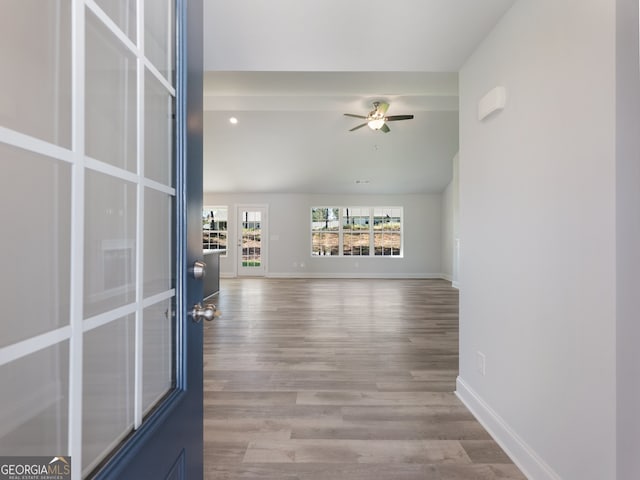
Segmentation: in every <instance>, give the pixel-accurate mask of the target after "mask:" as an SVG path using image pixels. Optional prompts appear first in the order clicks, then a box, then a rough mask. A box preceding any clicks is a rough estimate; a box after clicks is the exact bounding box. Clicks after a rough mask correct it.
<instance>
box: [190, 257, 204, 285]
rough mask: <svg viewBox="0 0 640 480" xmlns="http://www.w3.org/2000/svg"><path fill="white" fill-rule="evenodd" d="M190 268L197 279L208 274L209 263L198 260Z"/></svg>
mask: <svg viewBox="0 0 640 480" xmlns="http://www.w3.org/2000/svg"><path fill="white" fill-rule="evenodd" d="M189 270H190V271H191V274H192V275H193V278H195V279H196V280H200V279H201V278H204V276H205V275H206V274H207V264H206V263H204V262H201V261H200V260H197V261H196V262H194V263H193V267H191V268H190V269H189Z"/></svg>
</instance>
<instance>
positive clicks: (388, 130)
mask: <svg viewBox="0 0 640 480" xmlns="http://www.w3.org/2000/svg"><path fill="white" fill-rule="evenodd" d="M380 131H382V132H384V133H389V132H390V131H391V129H390V128H389V127H388V126H387V124H386V123H385V124H384V125H382V126H381V127H380Z"/></svg>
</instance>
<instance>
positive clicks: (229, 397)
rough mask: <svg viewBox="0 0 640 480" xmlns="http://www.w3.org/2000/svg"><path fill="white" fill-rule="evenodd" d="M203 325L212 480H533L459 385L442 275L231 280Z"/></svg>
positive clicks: (450, 293)
mask: <svg viewBox="0 0 640 480" xmlns="http://www.w3.org/2000/svg"><path fill="white" fill-rule="evenodd" d="M218 297H219V298H215V297H214V300H215V301H217V303H218V307H219V308H220V310H222V312H223V314H222V317H220V318H218V319H217V320H216V321H215V322H213V323H210V324H207V325H206V326H205V355H204V379H205V380H204V382H205V392H204V405H205V407H204V408H205V418H204V422H205V423H204V428H205V452H204V453H205V478H206V479H243V480H248V479H256V480H257V479H261V480H264V479H272V480H365V479H366V480H395V479H397V480H414V479H415V480H418V479H420V480H432V479H433V480H457V479H478V480H492V479H520V480H521V479H524V478H525V477H524V476H523V475H522V474H521V473H520V471H519V470H518V469H517V468H516V467H515V465H513V463H512V462H511V461H510V460H509V458H508V457H507V456H506V455H505V453H504V452H503V451H502V450H501V449H500V447H499V446H498V445H497V444H496V443H495V442H494V441H493V440H492V439H491V437H490V436H489V435H488V434H487V432H486V431H485V430H484V429H483V428H482V426H481V425H480V424H479V423H478V422H477V421H476V420H475V419H474V418H473V416H472V415H471V414H470V413H469V411H468V410H467V409H466V408H465V407H464V406H463V405H462V403H461V402H460V401H459V400H458V399H457V398H456V396H455V395H454V394H453V393H452V392H453V391H454V390H455V379H456V375H457V372H458V294H457V291H456V290H454V289H452V288H451V287H450V286H449V283H448V282H445V281H443V280H325V279H322V280H316V279H314V280H298V279H296V280H292V279H287V280H281V279H233V280H232V279H226V280H222V284H221V293H220V294H219V296H218Z"/></svg>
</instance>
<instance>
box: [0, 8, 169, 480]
mask: <svg viewBox="0 0 640 480" xmlns="http://www.w3.org/2000/svg"><path fill="white" fill-rule="evenodd" d="M150 3H154V2H144V1H143V0H131V1H126V0H122V1H118V0H112V1H110V0H95V1H94V0H85V1H83V0H59V1H56V0H51V1H48V2H41V0H10V1H7V2H3V3H2V4H1V5H0V25H2V26H3V27H4V26H11V25H9V24H11V23H12V22H14V23H15V20H16V18H22V19H24V20H25V21H24V22H17V23H21V24H22V25H26V24H29V26H30V28H29V29H27V32H28V38H27V37H25V38H23V39H22V40H18V42H16V39H21V38H22V37H20V36H19V35H14V34H11V33H10V32H12V31H14V30H16V28H17V27H16V25H13V27H14V28H13V29H11V28H6V29H5V28H2V29H0V30H1V31H2V33H0V38H4V36H5V35H9V36H10V37H11V39H12V40H11V42H10V44H12V45H14V47H15V48H13V49H11V54H12V55H11V57H10V58H4V57H3V60H6V61H5V62H4V64H5V65H11V66H12V67H11V71H12V73H14V72H15V74H16V75H15V77H11V78H7V76H5V77H3V79H0V85H2V87H3V88H4V89H5V91H12V92H14V93H15V95H14V96H13V97H14V98H3V99H2V100H0V159H1V161H2V165H3V169H5V168H9V165H10V162H11V161H13V162H14V163H15V162H16V159H20V158H22V157H23V156H24V158H26V159H27V160H24V161H22V160H21V163H22V165H21V167H23V168H24V169H27V170H28V173H29V174H30V175H31V177H29V182H31V183H30V184H29V185H30V187H31V186H33V187H32V188H28V193H29V198H28V199H27V201H25V202H23V201H22V200H23V198H22V196H21V197H20V198H19V199H16V196H15V195H13V196H12V198H11V199H10V201H8V202H3V203H4V204H5V205H4V207H10V206H11V205H13V207H14V209H13V212H11V211H9V213H7V211H5V210H0V213H1V214H2V217H1V218H2V220H3V221H4V217H5V216H7V215H9V214H10V215H11V218H9V219H8V220H7V222H6V223H5V225H11V226H14V225H16V226H17V227H19V228H18V230H22V234H21V236H20V237H19V238H11V239H9V237H8V236H5V240H3V243H4V246H5V247H6V246H7V243H6V242H8V241H9V240H10V241H11V242H12V244H16V243H22V245H21V246H22V247H23V248H25V249H28V250H29V251H30V254H29V255H27V256H24V255H21V254H16V253H15V252H16V250H15V249H14V248H11V249H7V248H4V249H3V250H4V251H5V252H8V251H11V252H13V253H12V255H11V256H12V258H11V259H9V258H8V256H5V257H3V258H2V261H3V262H5V263H6V262H7V261H10V260H12V259H13V258H16V259H20V260H21V262H22V263H21V266H22V268H19V269H18V268H16V269H14V268H13V267H11V269H10V270H5V271H14V272H18V278H17V279H16V281H15V284H16V286H17V288H18V289H19V287H22V290H24V291H25V292H26V291H27V290H29V291H31V292H32V289H37V291H38V292H39V293H41V298H42V300H43V301H44V302H45V303H46V304H47V305H46V306H45V307H43V311H44V312H45V313H46V314H49V317H51V318H49V317H47V315H39V316H38V317H37V318H30V319H29V321H28V322H27V321H25V322H14V321H13V320H11V322H8V320H9V319H8V317H6V318H7V322H3V323H2V326H0V328H5V327H7V323H10V325H9V327H10V329H9V333H8V335H4V332H3V335H2V336H1V337H0V338H1V339H2V340H0V342H1V343H0V379H2V380H3V384H4V385H13V384H15V382H16V381H22V380H24V381H27V380H28V379H31V380H29V381H30V383H31V384H34V383H38V380H39V378H40V377H38V378H35V377H34V375H35V376H37V375H43V374H44V373H47V374H48V377H47V379H48V380H47V381H46V382H40V383H41V385H42V388H47V389H48V390H47V392H37V397H34V398H35V400H33V401H25V399H24V398H22V399H21V402H22V403H21V405H18V403H20V402H18V401H17V400H15V399H13V400H12V398H11V397H10V395H5V394H3V396H2V398H1V399H0V407H1V408H0V415H2V414H4V415H10V416H11V417H12V422H13V423H12V422H2V425H3V426H2V427H0V446H2V451H3V452H8V451H9V450H7V449H5V448H4V446H5V445H8V444H10V445H14V446H15V447H16V449H17V450H19V451H17V452H16V454H22V455H24V454H27V455H49V454H51V453H52V450H53V451H55V453H54V455H60V454H62V455H71V456H72V462H73V464H72V466H73V472H74V473H73V480H79V479H80V478H82V477H83V476H84V475H85V474H87V473H88V472H89V471H90V470H91V468H93V465H95V464H96V462H98V461H100V459H101V458H103V457H104V456H105V455H108V454H109V451H110V450H111V448H112V447H113V446H115V445H116V444H117V443H118V442H119V441H120V440H121V439H122V437H123V435H127V434H128V432H130V431H131V429H132V428H136V427H137V426H139V424H140V421H139V419H141V418H142V413H143V412H142V410H143V409H144V412H149V411H150V410H152V409H153V406H154V403H155V402H156V401H157V400H158V399H160V398H162V397H163V396H164V395H165V394H166V392H167V391H168V390H169V389H171V388H173V387H174V385H175V383H176V379H175V366H174V357H173V353H174V345H173V343H172V342H173V341H174V340H173V338H174V336H173V335H174V332H173V330H174V328H173V322H174V321H175V315H174V314H173V313H172V303H173V298H174V296H175V290H174V289H173V288H171V283H170V282H167V278H170V276H171V275H170V274H169V275H167V271H168V265H170V264H171V261H170V259H169V260H167V259H166V258H165V259H164V260H163V265H162V267H161V268H159V269H158V270H157V271H155V272H154V271H153V269H151V272H150V273H151V276H152V277H155V279H156V280H157V279H161V285H159V284H156V285H155V287H154V288H151V289H149V290H144V287H145V278H146V268H149V267H148V266H147V264H145V263H144V262H143V261H142V259H144V254H143V250H144V249H146V248H148V244H147V243H146V242H145V243H143V242H144V239H145V238H147V237H149V238H153V237H154V236H157V235H163V234H164V233H166V231H167V229H168V225H166V224H165V225H162V226H161V228H160V229H161V230H162V232H160V233H159V232H158V231H157V230H158V229H159V225H160V224H161V222H160V221H155V222H154V221H151V222H149V221H145V219H146V212H145V208H143V207H144V206H145V204H147V205H150V204H151V207H150V211H151V212H153V213H152V215H160V216H163V217H164V216H166V217H167V218H169V217H170V216H171V215H170V212H171V208H172V205H173V202H174V198H175V189H174V188H173V187H172V182H173V178H172V177H171V167H172V163H171V157H172V151H173V145H174V144H173V142H172V141H171V138H172V136H173V130H172V127H171V122H172V121H173V120H172V118H171V113H172V103H173V99H174V97H175V90H174V88H173V87H172V85H171V83H170V82H171V81H170V80H169V79H170V77H171V75H172V68H173V62H172V61H171V62H167V63H165V64H164V70H163V72H164V73H161V71H160V69H159V68H157V67H156V63H154V62H152V61H151V60H150V59H149V58H147V57H145V56H144V54H143V51H144V43H145V42H144V39H145V38H146V36H145V35H144V26H143V23H144V10H145V4H146V5H149V4H150ZM169 3H170V5H173V4H174V3H173V1H171V2H169ZM134 4H135V5H136V6H137V7H139V8H138V11H136V8H135V7H134ZM152 8H155V7H152ZM34 9H35V10H34ZM167 18H170V21H173V15H168V17H167ZM46 22H48V23H47V24H46V25H45V23H46ZM34 23H35V24H37V25H34ZM5 24H6V25H5ZM41 24H42V25H41ZM132 25H133V26H134V27H132ZM92 29H93V30H92ZM167 31H171V32H173V30H172V28H168V29H167ZM96 32H98V33H99V34H98V35H97V36H96V35H95V34H96ZM14 33H16V32H14ZM18 33H19V32H18ZM22 33H25V32H22ZM96 37H97V38H96ZM72 39H73V41H72ZM96 40H100V41H99V42H97V41H96ZM100 42H102V45H100ZM4 43H5V44H7V43H6V42H4ZM19 43H24V44H25V45H24V47H23V48H21V45H19ZM45 47H46V48H45ZM100 47H104V48H102V49H101V48H100ZM4 51H5V50H3V52H4ZM7 51H8V50H7ZM114 52H117V56H115V55H114ZM168 52H170V53H168V55H172V54H173V53H172V52H173V47H170V48H169V49H168ZM85 54H86V55H85ZM3 55H4V53H3ZM89 55H97V56H99V57H103V58H104V57H108V56H109V55H112V58H115V60H114V62H113V63H111V64H109V65H110V66H109V68H110V69H111V72H110V74H109V75H106V76H107V77H109V78H108V80H110V82H105V83H104V84H102V85H94V83H93V82H94V81H98V82H100V81H105V80H107V79H105V78H102V79H97V77H98V75H96V73H97V70H96V69H99V68H101V65H96V64H93V63H92V59H91V60H90V59H88V56H89ZM34 58H37V59H38V60H39V61H38V62H34ZM11 62H13V63H11ZM100 62H102V60H100ZM85 64H86V67H87V71H85ZM114 65H115V66H117V67H122V68H120V69H119V70H118V69H114V68H113V66H114ZM105 66H108V65H107V63H106V61H105V63H104V64H102V68H105ZM123 66H124V67H123ZM26 67H28V68H37V69H39V70H38V71H37V72H32V71H31V70H28V69H25V68H26ZM91 69H94V71H93V73H90V72H89V71H90V70H91ZM96 79H97V80H96ZM150 79H154V80H155V82H151V81H150ZM30 80H33V82H32V83H33V85H31V84H30V83H29V81H30ZM20 82H22V83H20ZM150 83H155V85H154V95H153V97H158V98H159V97H162V102H163V106H164V107H163V108H164V111H165V113H164V116H163V118H162V120H161V123H162V125H163V129H157V128H154V127H153V122H154V121H155V118H154V117H153V116H152V115H148V114H145V110H144V107H145V98H148V92H147V89H146V88H145V86H146V85H149V84H150ZM20 87H21V88H20ZM38 88H41V90H38ZM116 88H121V89H120V90H119V92H120V93H121V94H122V95H118V94H116V95H115V97H126V101H125V100H123V99H122V98H117V100H119V101H120V105H117V106H114V105H107V104H108V102H107V100H106V98H107V95H108V92H107V91H101V90H102V89H104V90H113V89H116ZM21 92H22V93H21ZM112 94H113V92H112ZM92 95H98V100H97V103H98V104H99V107H98V108H101V107H104V108H105V109H108V108H112V110H111V111H110V112H104V111H102V112H99V114H98V120H96V118H92V117H91V115H90V114H88V113H87V110H88V107H89V106H88V105H87V103H90V104H91V102H92V101H93V100H95V98H94V97H92ZM5 97H7V96H5ZM153 97H152V98H153ZM92 98H93V100H92ZM112 98H114V97H112ZM31 101H33V102H31ZM12 102H13V103H12ZM16 102H19V106H20V109H17V108H15V107H16V105H18V103H16ZM30 102H31V103H33V105H31V103H30ZM14 103H16V105H14ZM92 105H95V103H94V104H92ZM31 107H33V108H31ZM116 107H117V108H116ZM92 108H93V107H92ZM116 109H117V110H118V111H117V114H115V115H114V117H113V118H115V120H114V122H113V123H114V124H115V123H118V125H116V126H117V127H118V129H119V130H120V132H121V133H122V136H118V135H116V137H118V138H117V139H116V140H114V142H113V144H112V145H106V144H105V142H104V141H102V140H99V142H100V141H102V143H99V144H98V145H99V146H98V147H97V148H94V147H95V144H92V143H91V142H92V141H93V139H90V136H91V135H92V133H91V132H92V131H94V130H96V129H97V130H100V129H101V128H102V127H103V126H105V125H106V124H107V123H108V120H106V118H108V115H109V113H111V114H113V110H116ZM132 112H133V114H132ZM92 122H93V123H92ZM145 122H148V123H149V124H150V129H151V132H150V133H151V135H156V138H157V136H158V135H163V134H164V133H167V135H168V137H170V138H169V140H168V141H167V142H166V146H163V149H164V152H165V154H166V157H165V159H166V158H169V159H170V160H169V162H167V161H165V165H163V168H165V172H168V175H165V176H164V177H163V176H159V175H158V176H155V177H153V178H149V177H148V176H145V175H143V172H144V171H145V170H144V167H145V161H144V156H145V155H144V154H145V135H144V133H143V132H144V131H145ZM132 123H133V124H132ZM125 125H126V128H125ZM111 126H113V125H111ZM167 126H168V127H167ZM114 138H115V137H114ZM165 140H166V138H165ZM132 145H133V146H132ZM110 147H111V150H110V149H109V148H110ZM16 152H18V153H16ZM5 161H6V163H5ZM152 162H153V160H152V159H149V158H147V160H146V163H147V164H148V165H147V169H149V164H150V165H152ZM166 165H168V166H166ZM165 166H166V167H165ZM14 167H15V165H14ZM14 167H11V168H14ZM7 171H8V170H5V171H4V172H3V173H6V172H7ZM14 173H15V174H14ZM14 173H12V174H11V175H3V178H6V179H7V181H9V180H12V181H13V182H14V183H15V186H14V188H13V189H12V188H11V187H10V186H6V185H2V187H3V188H2V191H3V192H12V191H13V192H15V191H16V189H18V188H20V182H19V181H17V179H19V178H20V175H21V174H22V173H24V172H22V173H20V172H14ZM34 175H35V177H34ZM47 180H48V182H49V183H46V182H47ZM38 182H40V183H38ZM23 188H24V185H23ZM23 193H25V194H26V192H23ZM85 195H86V203H85ZM54 197H55V198H54ZM154 197H155V198H162V201H161V204H162V205H161V206H156V207H154V206H153V203H154V200H153V198H154ZM141 199H143V200H141ZM18 205H19V207H18ZM0 208H3V207H0ZM98 210H99V211H100V213H99V214H96V211H98ZM108 215H113V216H114V217H118V218H117V219H116V218H114V219H108V218H107V216H108ZM18 217H20V219H18ZM31 220H32V221H31ZM20 222H23V223H20ZM24 222H26V223H24ZM140 225H143V226H142V227H141V226H140ZM8 230H11V229H8ZM94 230H96V231H94ZM43 232H44V235H41V234H42V233H43ZM43 236H44V239H43V238H42V237H43ZM38 242H40V243H38ZM36 243H38V245H36ZM167 244H168V245H171V240H168V241H167V240H166V239H165V241H164V244H163V245H162V247H161V248H160V249H159V250H162V252H165V253H164V256H165V257H166V256H167V254H166V252H167V247H166V245H167ZM97 245H99V246H100V248H97ZM141 245H143V246H144V249H143V248H139V247H140V246H141ZM38 246H39V247H40V248H34V247H38ZM170 248H171V247H169V249H170ZM169 251H170V250H169ZM69 252H71V253H72V255H71V254H69ZM96 252H97V254H98V255H97V257H98V258H97V259H96V256H95V255H94V254H95V253H96ZM78 253H80V256H79V257H78V256H77V254H78ZM82 254H84V258H83V256H82ZM92 255H93V256H92ZM70 257H71V258H70ZM31 258H33V261H34V262H36V263H37V265H36V266H35V267H34V268H30V267H28V262H29V260H28V259H31ZM26 259H27V260H26ZM25 261H27V264H26V265H25V263H24V262H25ZM43 262H44V267H43ZM47 262H48V263H47ZM7 265H8V264H7ZM131 265H132V266H133V268H132V267H131ZM88 266H92V267H90V268H87V267H88ZM94 266H95V267H96V270H94V268H93V267H94ZM43 269H44V270H43ZM30 270H31V271H32V275H31V277H30V278H29V279H26V278H21V277H20V276H19V275H20V274H22V272H25V275H26V274H28V272H29V271H30ZM43 271H44V275H43ZM33 272H37V273H36V277H37V281H36V282H34V277H33ZM132 272H133V273H132ZM98 273H99V275H98ZM94 277H99V278H98V280H96V279H95V278H94ZM89 279H91V280H89ZM91 282H97V283H91ZM98 284H101V288H96V285H98ZM27 286H28V287H27ZM47 288H49V289H50V290H47ZM143 291H144V295H143ZM6 293H8V292H6ZM14 293H16V295H15V299H16V302H15V303H16V305H14V307H12V308H14V310H16V311H17V310H18V306H19V305H18V304H19V303H20V302H19V301H18V300H19V292H18V291H16V292H14ZM101 296H102V298H100V297H101ZM122 296H124V298H123V297H122ZM30 298H31V299H32V298H33V294H32V295H30ZM114 298H117V300H116V301H114V302H113V303H109V302H108V301H109V300H114ZM88 299H91V300H88ZM104 302H107V303H104ZM8 303H9V302H5V306H6V305H8ZM25 304H29V303H25ZM23 306H24V305H23ZM85 306H86V308H85ZM14 313H16V312H14ZM11 316H12V317H13V318H14V319H15V318H21V319H23V318H24V313H23V314H22V315H20V316H18V315H17V314H16V315H14V314H12V315H11ZM145 318H146V320H147V322H145ZM16 325H20V328H16ZM34 325H35V326H34ZM36 326H37V328H36ZM11 335H14V337H13V338H11ZM145 335H146V336H147V338H145ZM143 345H144V346H145V348H146V349H147V350H148V351H147V355H146V356H145V355H143V353H142V349H141V347H142V346H143ZM98 354H99V355H98ZM94 356H95V357H94ZM99 357H103V358H105V359H106V358H111V359H115V363H114V361H105V362H101V361H100V360H99ZM159 358H162V360H161V361H160V360H158V359H159ZM152 362H153V363H152ZM36 365H37V366H38V367H40V368H38V369H37V368H35V367H34V366H36ZM42 365H46V368H42ZM109 368H111V369H112V370H109ZM16 372H18V374H16ZM96 372H98V374H96ZM100 376H103V377H104V380H105V382H106V383H105V384H104V385H103V387H104V390H103V391H102V392H100V391H98V390H99V389H100V388H101V387H100V386H99V385H98V384H97V383H96V382H95V381H94V380H96V379H97V378H99V377H100ZM94 377H95V378H94ZM123 378H124V379H125V380H123ZM5 379H7V381H6V382H5V381H4V380H5ZM109 382H116V383H109ZM136 382H137V384H136ZM14 391H16V392H17V391H19V388H18V387H17V388H15V390H14ZM101 394H102V400H104V401H105V402H108V401H109V402H110V404H109V407H117V409H115V410H114V411H110V412H109V414H107V415H105V410H104V409H102V411H98V409H97V408H93V406H92V405H91V404H90V401H89V397H96V396H100V395H101ZM109 399H110V400H109ZM36 400H37V401H36ZM20 408H22V409H23V410H20V411H17V410H16V409H18V410H19V409H20ZM11 412H14V413H11ZM21 414H22V416H21ZM136 419H138V420H136ZM110 427H113V429H112V430H110ZM116 427H117V428H116ZM82 472H84V474H83V473H82Z"/></svg>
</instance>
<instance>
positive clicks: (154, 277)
mask: <svg viewBox="0 0 640 480" xmlns="http://www.w3.org/2000/svg"><path fill="white" fill-rule="evenodd" d="M171 201H172V197H171V196H170V195H167V194H166V193H162V192H159V191H157V190H153V189H151V188H146V189H145V194H144V212H145V213H144V293H143V295H144V297H145V298H147V297H149V296H151V295H154V294H156V293H161V292H165V291H167V290H169V289H170V288H171Z"/></svg>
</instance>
